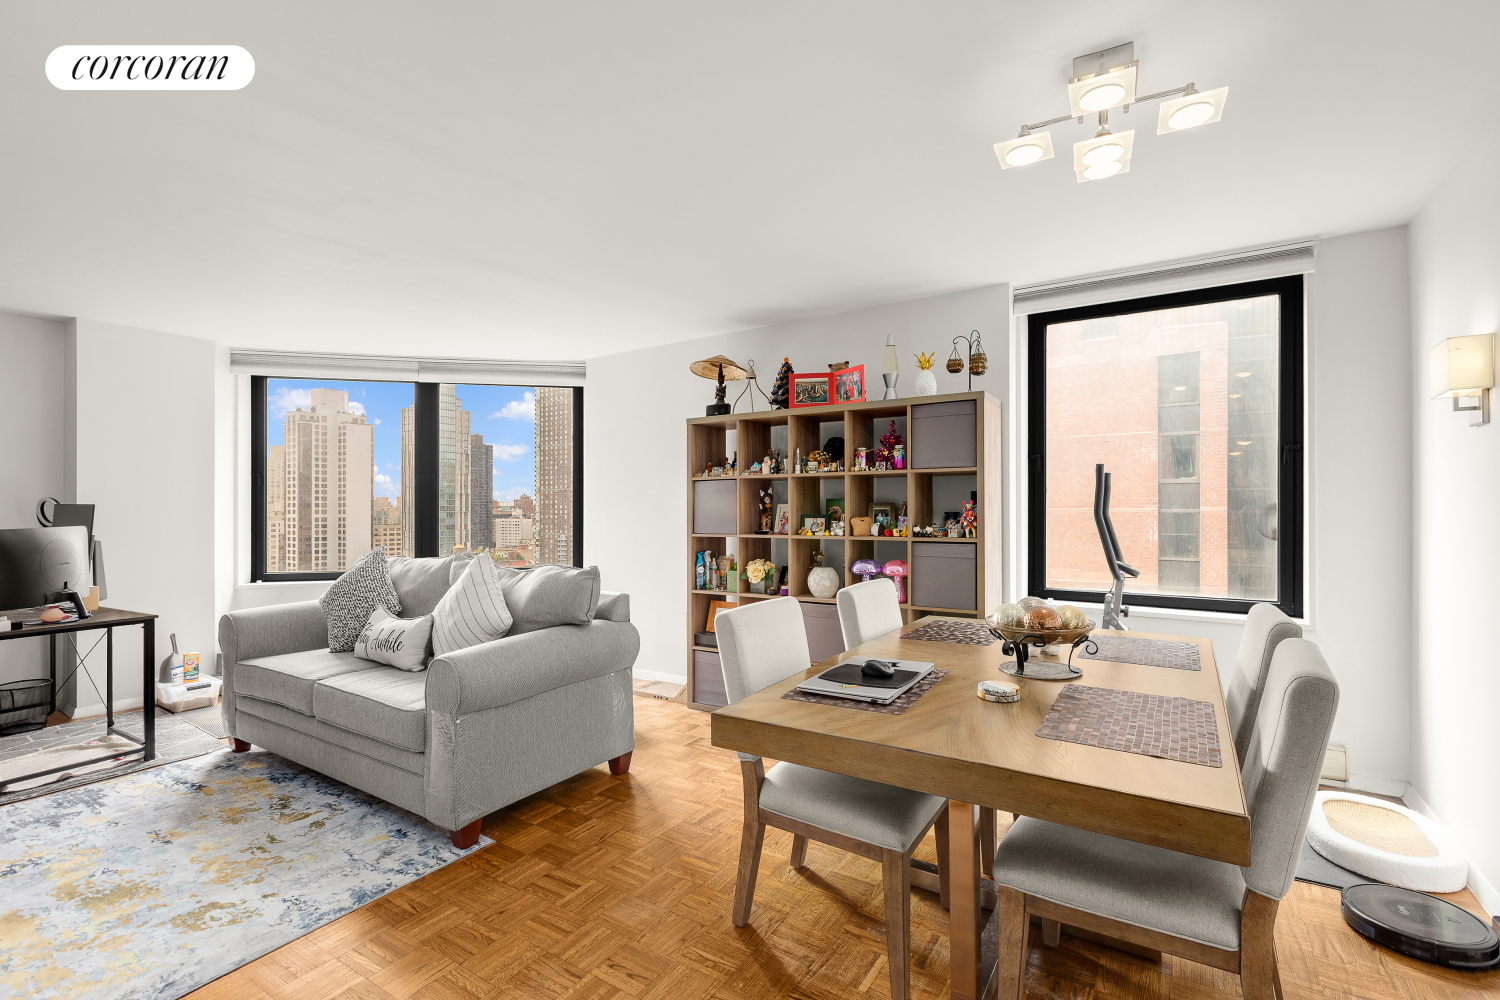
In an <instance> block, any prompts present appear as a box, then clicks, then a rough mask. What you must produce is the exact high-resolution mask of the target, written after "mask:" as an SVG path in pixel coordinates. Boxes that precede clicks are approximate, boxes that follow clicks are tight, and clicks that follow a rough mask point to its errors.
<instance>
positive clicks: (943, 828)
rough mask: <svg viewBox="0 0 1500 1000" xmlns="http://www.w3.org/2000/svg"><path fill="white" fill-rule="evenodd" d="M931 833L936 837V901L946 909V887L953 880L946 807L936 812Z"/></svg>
mask: <svg viewBox="0 0 1500 1000" xmlns="http://www.w3.org/2000/svg"><path fill="white" fill-rule="evenodd" d="M932 833H933V836H935V837H936V838H937V856H938V862H937V865H938V902H939V903H941V904H942V907H943V909H945V910H946V909H948V887H949V885H950V883H951V882H952V881H953V879H952V876H951V873H952V868H951V867H950V862H949V860H948V810H947V808H946V807H944V809H943V811H942V812H940V813H938V818H937V822H936V823H934V824H932Z"/></svg>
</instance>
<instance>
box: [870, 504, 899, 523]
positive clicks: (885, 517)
mask: <svg viewBox="0 0 1500 1000" xmlns="http://www.w3.org/2000/svg"><path fill="white" fill-rule="evenodd" d="M870 519H871V520H873V521H876V522H878V523H880V524H882V525H884V526H885V527H887V528H894V527H896V505H895V504H893V503H872V504H870Z"/></svg>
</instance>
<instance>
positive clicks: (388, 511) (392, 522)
mask: <svg viewBox="0 0 1500 1000" xmlns="http://www.w3.org/2000/svg"><path fill="white" fill-rule="evenodd" d="M371 520H372V522H373V523H372V524H371V525H370V547H371V548H376V547H378V546H382V545H383V546H385V554H386V556H387V557H390V556H399V555H404V554H405V553H404V552H403V551H402V548H401V521H402V517H401V498H400V497H397V498H396V502H395V503H392V502H391V501H390V499H389V498H387V497H376V498H375V508H374V512H373V513H372V515H371Z"/></svg>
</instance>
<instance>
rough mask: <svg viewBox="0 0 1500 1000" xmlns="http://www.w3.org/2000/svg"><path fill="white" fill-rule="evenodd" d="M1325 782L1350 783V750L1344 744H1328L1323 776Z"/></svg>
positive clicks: (1324, 756) (1324, 758)
mask: <svg viewBox="0 0 1500 1000" xmlns="http://www.w3.org/2000/svg"><path fill="white" fill-rule="evenodd" d="M1321 777H1322V778H1323V779H1324V780H1325V781H1348V780H1349V748H1348V747H1346V746H1344V745H1343V744H1342V743H1330V744H1328V749H1327V751H1325V752H1324V754H1323V774H1322V775H1321Z"/></svg>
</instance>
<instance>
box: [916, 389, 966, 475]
mask: <svg viewBox="0 0 1500 1000" xmlns="http://www.w3.org/2000/svg"><path fill="white" fill-rule="evenodd" d="M974 413H975V410H974V400H972V399H960V400H956V401H954V402H952V403H921V404H915V403H914V404H912V408H911V467H912V468H913V469H968V468H973V467H974V466H975V465H976V464H977V463H976V462H975V458H974V455H975V452H974V443H975V423H974Z"/></svg>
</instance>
